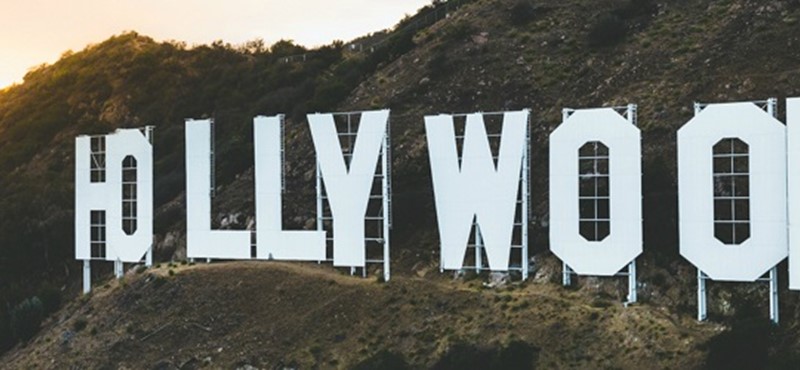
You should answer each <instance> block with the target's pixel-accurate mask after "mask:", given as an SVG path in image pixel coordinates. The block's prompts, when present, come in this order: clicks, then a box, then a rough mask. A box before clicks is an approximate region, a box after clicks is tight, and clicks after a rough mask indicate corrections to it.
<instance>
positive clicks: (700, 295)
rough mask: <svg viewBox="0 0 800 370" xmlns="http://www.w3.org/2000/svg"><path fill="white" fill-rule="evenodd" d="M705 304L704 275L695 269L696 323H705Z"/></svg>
mask: <svg viewBox="0 0 800 370" xmlns="http://www.w3.org/2000/svg"><path fill="white" fill-rule="evenodd" d="M706 303H707V301H706V274H704V273H703V271H700V269H697V321H705V320H706V319H707V318H708V307H707V305H706Z"/></svg>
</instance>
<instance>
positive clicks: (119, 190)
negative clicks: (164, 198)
mask: <svg viewBox="0 0 800 370" xmlns="http://www.w3.org/2000/svg"><path fill="white" fill-rule="evenodd" d="M152 242H153V147H152V145H151V144H150V142H149V141H148V139H147V138H146V137H145V135H144V134H143V133H142V131H140V130H138V129H121V130H117V131H116V132H114V133H112V134H109V135H105V136H92V137H90V136H78V137H77V138H76V139H75V258H76V259H79V260H89V259H104V260H106V261H121V262H139V261H140V260H141V259H142V256H143V255H144V254H145V252H147V250H148V249H149V248H150V246H151V245H152Z"/></svg>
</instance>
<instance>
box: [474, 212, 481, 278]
mask: <svg viewBox="0 0 800 370" xmlns="http://www.w3.org/2000/svg"><path fill="white" fill-rule="evenodd" d="M473 227H474V228H475V273H477V274H480V273H481V267H483V258H482V257H483V255H482V249H483V236H481V225H478V222H477V221H476V222H475V224H473Z"/></svg>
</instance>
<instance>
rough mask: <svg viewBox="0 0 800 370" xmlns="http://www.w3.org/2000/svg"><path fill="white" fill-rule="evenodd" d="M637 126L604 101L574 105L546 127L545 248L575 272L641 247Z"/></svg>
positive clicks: (594, 269) (630, 255) (612, 266)
mask: <svg viewBox="0 0 800 370" xmlns="http://www.w3.org/2000/svg"><path fill="white" fill-rule="evenodd" d="M641 166H642V165H641V144H640V134H639V129H638V128H636V126H634V125H633V124H631V123H630V122H629V121H628V120H626V119H625V118H623V117H622V116H621V115H620V114H618V113H617V112H615V111H614V109H612V108H600V109H582V110H578V111H575V112H574V113H572V115H570V116H569V118H567V119H566V120H565V121H564V122H563V123H562V124H561V125H560V126H559V127H558V128H557V129H556V130H555V131H553V133H552V134H551V135H550V249H551V250H552V251H553V253H554V254H555V255H556V256H558V258H560V259H561V260H562V261H564V262H565V263H566V264H567V265H569V267H570V268H572V269H573V270H574V271H575V272H577V273H578V274H581V275H598V276H611V275H614V274H616V273H617V272H618V271H619V270H621V269H622V268H623V267H625V265H627V264H628V263H630V262H631V261H632V260H633V259H634V258H636V257H637V256H638V255H639V254H641V253H642V195H641V194H642V181H641V174H642V167H641Z"/></svg>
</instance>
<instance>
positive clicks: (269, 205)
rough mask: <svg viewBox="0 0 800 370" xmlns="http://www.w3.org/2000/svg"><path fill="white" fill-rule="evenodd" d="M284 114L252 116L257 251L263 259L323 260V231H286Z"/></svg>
mask: <svg viewBox="0 0 800 370" xmlns="http://www.w3.org/2000/svg"><path fill="white" fill-rule="evenodd" d="M282 121H283V119H282V117H281V116H276V117H264V116H258V117H256V118H255V119H253V132H254V134H253V136H254V140H255V162H256V246H257V249H256V253H257V256H258V258H260V259H277V260H300V261H321V260H324V259H325V232H324V231H283V226H282V224H283V216H282V213H281V210H282V197H281V192H282V186H281V171H282V168H281V161H282V159H281V140H283V138H282V137H281V132H282V130H281V125H283V122H282Z"/></svg>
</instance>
